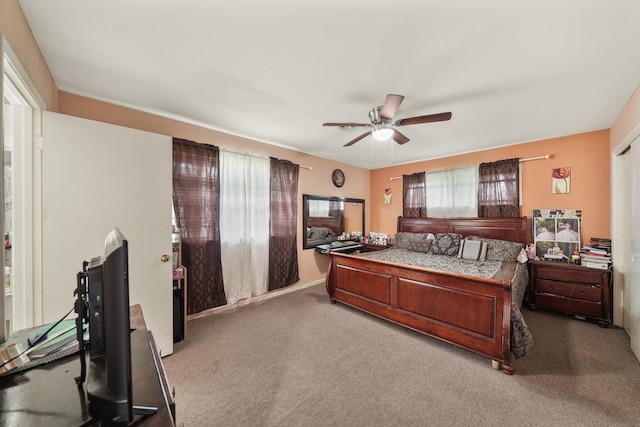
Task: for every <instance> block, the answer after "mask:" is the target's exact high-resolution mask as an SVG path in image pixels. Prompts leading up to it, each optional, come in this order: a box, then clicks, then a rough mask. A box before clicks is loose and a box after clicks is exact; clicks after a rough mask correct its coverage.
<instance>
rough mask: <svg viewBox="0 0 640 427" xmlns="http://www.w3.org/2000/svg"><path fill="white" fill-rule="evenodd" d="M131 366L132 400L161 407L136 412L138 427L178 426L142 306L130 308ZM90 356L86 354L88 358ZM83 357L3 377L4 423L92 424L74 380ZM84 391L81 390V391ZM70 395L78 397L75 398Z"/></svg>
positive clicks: (0, 419)
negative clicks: (145, 411)
mask: <svg viewBox="0 0 640 427" xmlns="http://www.w3.org/2000/svg"><path fill="white" fill-rule="evenodd" d="M129 313H130V322H131V327H132V328H135V331H133V332H132V333H131V368H132V375H133V399H134V401H136V402H144V403H146V404H148V405H149V406H139V408H141V410H142V409H149V408H157V411H156V412H155V414H154V415H152V416H143V414H138V413H137V412H135V410H134V413H136V416H134V419H133V424H135V425H136V426H175V401H174V399H173V393H172V389H171V386H170V385H169V381H168V379H167V376H166V373H165V371H164V366H162V360H161V359H160V355H159V354H158V351H157V350H156V344H155V340H154V338H153V334H152V333H151V332H150V331H148V330H147V328H146V325H145V323H144V318H143V316H142V309H141V308H140V306H139V305H134V306H131V308H130V310H129ZM87 357H88V355H87ZM79 358H80V355H79V354H78V353H77V354H75V355H72V356H68V357H64V358H62V359H58V360H56V361H53V362H50V363H47V364H45V365H41V366H38V367H35V368H32V369H28V370H25V371H21V372H17V373H15V374H13V375H7V376H4V377H2V378H0V396H2V397H3V398H2V399H0V425H19V426H21V427H22V426H42V425H46V426H65V427H66V426H70V425H75V426H81V425H90V424H87V423H89V422H92V421H93V420H92V419H91V417H90V416H89V414H88V413H87V406H86V402H85V401H84V397H85V396H84V395H85V393H84V392H81V393H78V390H79V387H78V385H77V384H76V381H75V379H74V378H75V377H76V376H77V375H78V374H79V373H80V363H79V362H80V361H79ZM80 389H81V388H80ZM70 396H77V397H73V398H71V397H70Z"/></svg>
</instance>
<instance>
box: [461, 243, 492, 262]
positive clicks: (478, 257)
mask: <svg viewBox="0 0 640 427" xmlns="http://www.w3.org/2000/svg"><path fill="white" fill-rule="evenodd" d="M488 246H489V245H487V243H486V242H483V241H481V240H467V239H463V240H462V241H461V242H460V250H459V251H458V258H462V259H472V260H475V261H484V260H485V259H487V248H488Z"/></svg>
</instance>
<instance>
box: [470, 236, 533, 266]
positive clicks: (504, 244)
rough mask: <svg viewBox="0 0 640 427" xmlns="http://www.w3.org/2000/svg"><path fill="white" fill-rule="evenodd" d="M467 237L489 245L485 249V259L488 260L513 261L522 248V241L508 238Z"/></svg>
mask: <svg viewBox="0 0 640 427" xmlns="http://www.w3.org/2000/svg"><path fill="white" fill-rule="evenodd" d="M467 239H469V240H481V241H483V242H486V243H487V244H488V245H489V248H488V249H487V260H489V261H509V262H514V261H516V259H517V258H518V254H520V249H522V248H524V243H518V242H511V241H508V240H499V239H488V238H485V237H480V236H467Z"/></svg>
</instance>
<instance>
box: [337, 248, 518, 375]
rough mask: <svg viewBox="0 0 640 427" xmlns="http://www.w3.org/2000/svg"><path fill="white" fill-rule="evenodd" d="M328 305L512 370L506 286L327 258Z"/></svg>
mask: <svg viewBox="0 0 640 427" xmlns="http://www.w3.org/2000/svg"><path fill="white" fill-rule="evenodd" d="M331 258H332V260H331V264H330V267H329V271H328V272H327V282H326V285H327V292H328V293H329V296H330V298H331V300H332V301H340V302H342V303H344V304H347V305H350V306H352V307H356V308H358V309H360V310H363V311H365V312H368V313H371V314H373V315H376V316H379V317H382V318H384V319H387V320H390V321H392V322H395V323H398V324H400V325H403V326H405V327H408V328H410V329H413V330H416V331H419V332H422V333H424V334H427V335H430V336H433V337H436V338H438V339H441V340H443V341H446V342H449V343H451V344H454V345H457V346H459V347H462V348H465V349H468V350H470V351H473V352H475V353H478V354H481V355H483V356H486V357H489V358H491V359H493V360H496V361H499V362H501V363H502V364H503V365H504V369H505V371H506V372H507V371H509V370H512V369H511V351H510V336H511V288H510V285H509V283H507V282H503V281H498V280H492V279H482V278H474V277H468V276H459V275H455V274H452V273H447V272H438V271H433V270H427V269H422V268H419V267H409V266H404V265H399V264H394V263H388V262H383V261H378V260H372V259H366V258H361V257H356V256H350V255H344V254H335V253H332V254H331Z"/></svg>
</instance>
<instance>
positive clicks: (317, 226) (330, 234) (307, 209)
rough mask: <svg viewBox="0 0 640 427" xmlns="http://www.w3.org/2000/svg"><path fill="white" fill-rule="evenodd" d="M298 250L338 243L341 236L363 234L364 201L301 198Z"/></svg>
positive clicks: (325, 197)
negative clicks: (300, 232)
mask: <svg viewBox="0 0 640 427" xmlns="http://www.w3.org/2000/svg"><path fill="white" fill-rule="evenodd" d="M302 209H303V212H302V236H303V237H302V247H303V248H304V249H312V248H315V247H316V246H318V245H322V244H326V243H331V242H333V241H336V240H338V236H340V235H341V234H342V233H347V234H349V235H350V234H352V233H354V232H355V233H360V235H364V199H353V198H348V197H330V196H313V195H310V194H303V195H302Z"/></svg>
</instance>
